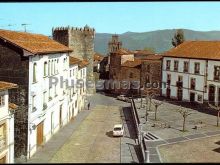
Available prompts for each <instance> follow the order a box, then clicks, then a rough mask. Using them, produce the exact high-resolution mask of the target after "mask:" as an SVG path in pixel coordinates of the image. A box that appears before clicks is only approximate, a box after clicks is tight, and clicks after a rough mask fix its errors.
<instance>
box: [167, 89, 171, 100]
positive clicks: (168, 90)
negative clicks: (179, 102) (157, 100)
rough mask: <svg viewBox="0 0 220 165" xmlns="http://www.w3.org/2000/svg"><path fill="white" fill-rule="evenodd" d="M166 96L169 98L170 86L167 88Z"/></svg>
mask: <svg viewBox="0 0 220 165" xmlns="http://www.w3.org/2000/svg"><path fill="white" fill-rule="evenodd" d="M167 98H170V88H167Z"/></svg>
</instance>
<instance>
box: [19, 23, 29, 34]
mask: <svg viewBox="0 0 220 165" xmlns="http://www.w3.org/2000/svg"><path fill="white" fill-rule="evenodd" d="M27 25H30V24H27V23H23V24H21V26H24V32H27V30H26V26H27Z"/></svg>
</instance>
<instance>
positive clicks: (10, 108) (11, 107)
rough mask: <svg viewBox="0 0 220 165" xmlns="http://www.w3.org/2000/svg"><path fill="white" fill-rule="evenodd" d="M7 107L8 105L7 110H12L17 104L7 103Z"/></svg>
mask: <svg viewBox="0 0 220 165" xmlns="http://www.w3.org/2000/svg"><path fill="white" fill-rule="evenodd" d="M8 107H9V110H14V109H17V108H18V106H17V105H16V104H14V103H9V104H8Z"/></svg>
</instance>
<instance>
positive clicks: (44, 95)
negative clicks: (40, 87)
mask: <svg viewBox="0 0 220 165" xmlns="http://www.w3.org/2000/svg"><path fill="white" fill-rule="evenodd" d="M46 94H47V92H46V91H45V92H44V93H43V103H46V102H47V101H46Z"/></svg>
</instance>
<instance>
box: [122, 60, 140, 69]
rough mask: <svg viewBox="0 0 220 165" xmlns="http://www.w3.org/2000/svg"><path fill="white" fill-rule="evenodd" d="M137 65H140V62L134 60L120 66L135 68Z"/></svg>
mask: <svg viewBox="0 0 220 165" xmlns="http://www.w3.org/2000/svg"><path fill="white" fill-rule="evenodd" d="M138 65H141V60H139V59H134V61H130V60H128V61H126V62H125V63H123V64H122V65H121V66H122V67H129V68H134V67H137V66H138Z"/></svg>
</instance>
